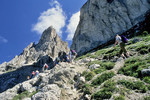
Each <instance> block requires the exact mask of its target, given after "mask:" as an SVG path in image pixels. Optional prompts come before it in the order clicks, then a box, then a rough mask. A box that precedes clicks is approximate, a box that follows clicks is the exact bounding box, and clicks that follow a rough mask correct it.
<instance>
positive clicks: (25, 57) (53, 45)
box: [0, 27, 69, 72]
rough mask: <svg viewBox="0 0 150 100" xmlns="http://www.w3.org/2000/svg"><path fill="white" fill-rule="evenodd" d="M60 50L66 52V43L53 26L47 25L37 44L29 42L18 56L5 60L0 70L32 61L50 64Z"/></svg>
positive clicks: (39, 63) (67, 48)
mask: <svg viewBox="0 0 150 100" xmlns="http://www.w3.org/2000/svg"><path fill="white" fill-rule="evenodd" d="M60 51H64V52H66V53H68V52H69V47H68V43H67V42H64V41H62V40H61V38H60V37H59V36H58V35H57V33H56V31H55V29H54V28H53V27H49V28H48V29H46V30H45V31H44V32H43V34H42V36H41V39H40V40H39V42H38V44H35V43H31V44H30V45H29V46H27V47H26V48H25V49H24V50H23V52H22V53H21V54H20V55H19V56H16V57H15V58H14V59H12V60H11V61H10V62H8V63H6V62H5V63H3V64H2V65H0V72H5V71H8V70H11V69H16V68H20V67H21V66H23V65H25V64H33V63H34V64H35V65H36V66H42V65H43V64H44V63H47V64H49V65H51V62H52V61H53V59H54V58H55V57H56V56H57V55H58V53H59V52H60ZM36 63H37V64H36ZM6 66H10V67H6Z"/></svg>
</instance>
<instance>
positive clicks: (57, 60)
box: [54, 57, 60, 66]
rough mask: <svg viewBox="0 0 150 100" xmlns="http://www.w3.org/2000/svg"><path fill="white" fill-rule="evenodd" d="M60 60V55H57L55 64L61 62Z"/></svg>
mask: <svg viewBox="0 0 150 100" xmlns="http://www.w3.org/2000/svg"><path fill="white" fill-rule="evenodd" d="M59 62H60V58H59V57H56V59H55V61H54V66H55V65H56V64H59Z"/></svg>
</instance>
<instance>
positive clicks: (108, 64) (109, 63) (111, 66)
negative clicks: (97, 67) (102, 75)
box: [101, 62, 115, 70]
mask: <svg viewBox="0 0 150 100" xmlns="http://www.w3.org/2000/svg"><path fill="white" fill-rule="evenodd" d="M101 66H102V67H105V68H106V69H108V70H110V69H112V68H113V67H114V66H115V63H113V62H104V63H102V64H101Z"/></svg>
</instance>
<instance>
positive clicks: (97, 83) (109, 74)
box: [92, 72, 115, 85]
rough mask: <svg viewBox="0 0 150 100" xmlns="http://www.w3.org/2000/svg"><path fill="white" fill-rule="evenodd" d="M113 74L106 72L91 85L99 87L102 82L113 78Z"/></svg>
mask: <svg viewBox="0 0 150 100" xmlns="http://www.w3.org/2000/svg"><path fill="white" fill-rule="evenodd" d="M114 75H115V74H114V72H108V73H104V74H102V75H100V76H99V77H97V78H96V79H95V80H93V81H92V84H93V85H101V84H102V83H103V82H104V81H106V80H108V79H110V78H112V77H113V76H114Z"/></svg>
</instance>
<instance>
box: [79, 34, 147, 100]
mask: <svg viewBox="0 0 150 100" xmlns="http://www.w3.org/2000/svg"><path fill="white" fill-rule="evenodd" d="M126 48H127V50H128V52H129V53H130V57H129V58H127V59H125V64H124V67H122V68H121V69H120V70H119V71H118V73H117V74H116V75H120V74H122V75H125V76H127V77H134V78H136V79H137V80H136V81H132V80H129V79H122V80H119V81H114V80H112V77H114V76H116V75H115V74H114V73H113V72H107V71H108V70H111V69H113V66H114V65H115V60H114V59H115V58H119V57H117V56H118V53H119V46H117V47H116V48H115V49H114V48H112V46H108V47H105V48H104V49H101V50H98V51H95V52H93V53H88V54H86V55H84V56H81V57H79V58H77V60H80V59H84V58H94V59H95V61H91V62H89V63H87V66H90V65H92V64H99V65H100V66H101V67H99V68H98V69H95V70H93V69H90V71H85V72H83V74H82V75H83V76H84V77H85V79H86V83H85V84H84V85H83V86H82V91H83V92H84V95H85V94H89V95H91V98H92V99H94V100H103V99H110V98H113V99H115V100H125V99H126V95H127V94H132V92H133V91H134V92H135V93H141V94H142V93H147V92H148V91H149V90H150V77H149V76H142V75H141V70H142V69H146V68H148V67H149V66H150V35H146V36H137V37H134V38H132V39H130V40H129V42H128V44H127V46H126ZM96 59H97V60H96ZM101 73H102V74H101ZM97 74H101V75H99V76H97V77H96V78H95V79H94V80H92V79H93V77H95V76H96V75H97ZM101 84H103V86H101ZM98 87H101V88H98ZM118 87H119V88H118ZM120 87H121V89H120ZM97 89H98V90H97ZM114 94H119V95H118V96H114ZM149 98H150V96H147V97H144V99H145V100H148V99H149ZM136 99H137V98H136Z"/></svg>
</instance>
